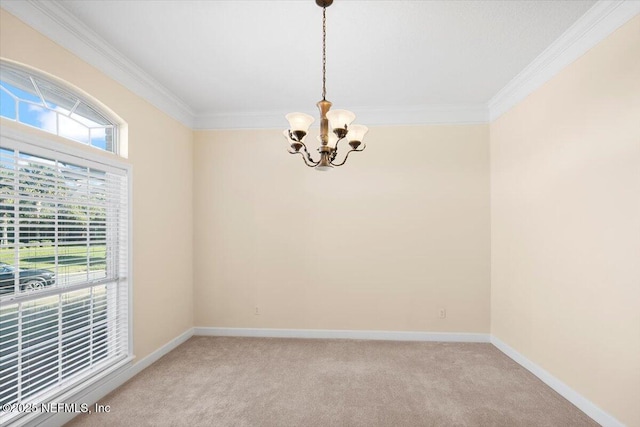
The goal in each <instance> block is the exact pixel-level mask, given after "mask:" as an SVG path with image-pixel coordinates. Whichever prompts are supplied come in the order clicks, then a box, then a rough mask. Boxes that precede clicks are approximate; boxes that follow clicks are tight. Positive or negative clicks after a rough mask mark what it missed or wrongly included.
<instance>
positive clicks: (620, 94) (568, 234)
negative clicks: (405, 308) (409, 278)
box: [491, 17, 640, 426]
mask: <svg viewBox="0 0 640 427" xmlns="http://www.w3.org/2000/svg"><path fill="white" fill-rule="evenodd" d="M491 182H492V185H491V208H492V209H491V241H492V263H491V268H492V279H491V287H492V289H491V295H492V325H491V331H492V334H493V335H495V336H497V337H498V338H500V339H501V340H503V341H504V342H506V343H507V344H508V345H510V346H512V347H513V348H515V349H516V350H517V351H519V352H520V353H522V354H524V355H525V356H526V357H527V358H529V359H530V360H532V361H533V362H535V363H536V364H538V365H539V366H541V367H543V368H544V369H546V370H547V371H549V372H550V373H551V374H552V375H554V376H556V377H557V378H559V379H560V380H561V381H563V382H565V383H566V384H568V385H569V386H570V387H572V388H573V389H575V390H576V391H578V392H579V393H580V394H582V395H583V396H585V397H586V398H588V399H590V400H591V401H592V402H594V403H595V404H597V405H599V406H600V407H601V408H602V409H604V410H605V411H607V412H609V413H610V414H611V415H613V416H615V417H616V418H618V419H619V420H620V421H621V422H623V423H626V424H628V425H630V426H640V405H639V403H640V17H636V18H634V19H633V20H631V21H630V22H628V23H627V24H626V25H624V26H623V27H621V28H620V29H619V30H618V31H616V32H615V33H614V34H613V35H611V36H610V37H609V38H607V39H606V40H605V41H604V42H602V43H601V44H599V45H598V46H596V47H594V48H593V49H592V50H590V51H589V52H588V53H587V54H585V55H584V56H583V57H582V58H580V59H578V60H577V61H576V62H574V63H573V64H572V65H570V66H568V67H567V68H566V69H564V70H563V71H562V72H561V73H560V74H559V75H558V76H556V77H555V78H553V79H552V80H551V81H549V82H548V83H547V84H545V85H544V86H543V87H542V88H541V89H539V90H538V91H536V92H535V93H534V94H532V95H530V96H529V97H528V98H527V99H526V100H525V101H523V102H522V103H520V104H519V105H518V106H517V107H515V108H513V109H512V110H511V111H509V112H508V113H506V114H505V115H504V116H502V117H501V118H499V119H498V120H496V121H495V122H494V123H493V124H492V125H491Z"/></svg>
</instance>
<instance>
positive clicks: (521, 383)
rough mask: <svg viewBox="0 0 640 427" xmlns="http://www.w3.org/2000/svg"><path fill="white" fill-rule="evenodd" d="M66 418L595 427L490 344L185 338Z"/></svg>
mask: <svg viewBox="0 0 640 427" xmlns="http://www.w3.org/2000/svg"><path fill="white" fill-rule="evenodd" d="M100 403H101V404H103V405H110V407H111V412H109V413H102V414H95V413H94V414H84V415H81V416H79V417H77V418H76V419H74V420H73V421H72V422H71V423H70V424H68V425H71V426H76V427H77V426H562V427H568V426H597V425H598V424H596V423H595V422H594V421H592V420H591V419H590V418H589V417H587V416H586V415H585V414H584V413H582V412H581V411H580V410H578V409H577V408H576V407H575V406H573V405H572V404H571V403H569V402H568V401H567V400H565V399H564V398H562V397H561V396H560V395H559V394H557V393H556V392H554V391H553V390H551V389H550V388H549V387H547V386H546V385H545V384H544V383H542V382H541V381H540V380H538V379H537V378H536V377H535V376H533V375H532V374H530V373H529V372H528V371H526V370H525V369H524V368H522V367H521V366H519V365H518V364H516V363H515V362H513V361H512V360H511V359H509V358H508V357H507V356H505V355H504V354H502V353H501V352H500V351H499V350H498V349H496V348H495V347H493V346H492V345H491V344H471V343H425V342H391V341H355V340H305V339H276V338H223V337H216V338H214V337H193V338H191V339H190V340H188V341H187V342H186V343H184V344H183V345H181V346H179V347H178V348H177V349H175V350H174V351H172V352H171V353H169V354H167V355H166V356H164V357H163V358H162V359H160V360H159V361H158V362H156V363H154V364H153V365H151V366H150V367H149V368H147V369H145V370H144V371H142V372H141V373H140V374H139V375H137V376H136V377H134V378H133V379H131V380H130V381H129V382H127V383H126V384H124V385H123V386H122V387H120V388H119V389H117V390H115V391H114V392H113V393H111V394H109V395H108V396H106V397H105V398H104V399H102V400H101V401H100Z"/></svg>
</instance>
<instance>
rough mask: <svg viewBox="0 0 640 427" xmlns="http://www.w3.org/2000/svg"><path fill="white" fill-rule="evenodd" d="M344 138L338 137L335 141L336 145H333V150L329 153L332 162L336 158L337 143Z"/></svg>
mask: <svg viewBox="0 0 640 427" xmlns="http://www.w3.org/2000/svg"><path fill="white" fill-rule="evenodd" d="M343 139H344V137H342V138H340V139H338V140H337V141H336V146H335V147H334V150H333V154H331V161H332V162H333V161H334V160H335V159H336V156H337V155H338V144H340V141H342V140H343Z"/></svg>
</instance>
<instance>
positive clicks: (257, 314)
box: [253, 307, 260, 316]
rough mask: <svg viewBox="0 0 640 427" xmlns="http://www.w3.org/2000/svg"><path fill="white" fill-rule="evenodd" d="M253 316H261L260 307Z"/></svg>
mask: <svg viewBox="0 0 640 427" xmlns="http://www.w3.org/2000/svg"><path fill="white" fill-rule="evenodd" d="M253 314H255V315H256V316H260V307H256V308H255V311H254V312H253Z"/></svg>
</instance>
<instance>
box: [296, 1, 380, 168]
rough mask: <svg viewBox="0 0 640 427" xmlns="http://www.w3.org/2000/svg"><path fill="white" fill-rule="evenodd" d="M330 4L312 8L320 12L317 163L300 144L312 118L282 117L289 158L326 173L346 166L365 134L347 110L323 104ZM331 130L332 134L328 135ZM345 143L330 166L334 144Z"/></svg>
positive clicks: (362, 147) (304, 116)
mask: <svg viewBox="0 0 640 427" xmlns="http://www.w3.org/2000/svg"><path fill="white" fill-rule="evenodd" d="M332 3H333V0H316V4H317V5H318V6H320V7H321V8H322V101H319V102H318V103H317V104H316V105H317V106H318V110H320V136H318V141H319V142H320V147H319V148H318V152H319V153H320V160H318V161H315V160H313V157H311V154H309V151H308V150H307V146H306V145H305V143H304V138H305V136H306V135H307V133H308V132H309V127H310V126H311V123H313V121H314V119H313V117H312V116H310V115H308V114H305V113H289V114H287V115H286V116H285V117H286V118H287V120H288V121H289V129H287V130H285V131H284V132H283V134H284V137H285V138H286V139H287V142H289V145H290V146H291V150H290V151H289V153H290V154H300V155H301V156H302V159H303V160H304V162H305V164H306V165H307V166H309V167H311V168H315V169H316V170H319V171H327V170H330V169H332V168H333V167H334V166H342V165H344V164H345V163H346V162H347V158H349V154H350V153H351V152H353V151H363V150H364V149H365V148H366V144H364V143H363V142H362V139H363V138H364V135H365V134H366V133H367V132H368V131H369V129H368V128H367V127H366V126H362V125H356V124H351V123H352V122H353V121H354V120H355V118H356V115H355V114H353V113H352V112H351V111H347V110H331V105H332V104H331V102H329V101H327V99H326V95H327V88H326V81H327V79H326V74H327V7H329V6H331V4H332ZM329 127H331V131H332V133H331V134H330V133H329ZM345 138H346V139H347V141H348V143H349V146H350V147H351V149H350V150H349V151H347V154H346V155H345V157H344V159H343V160H342V162H340V163H334V161H335V160H336V157H337V155H338V144H339V143H340V141H342V140H343V139H345Z"/></svg>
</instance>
